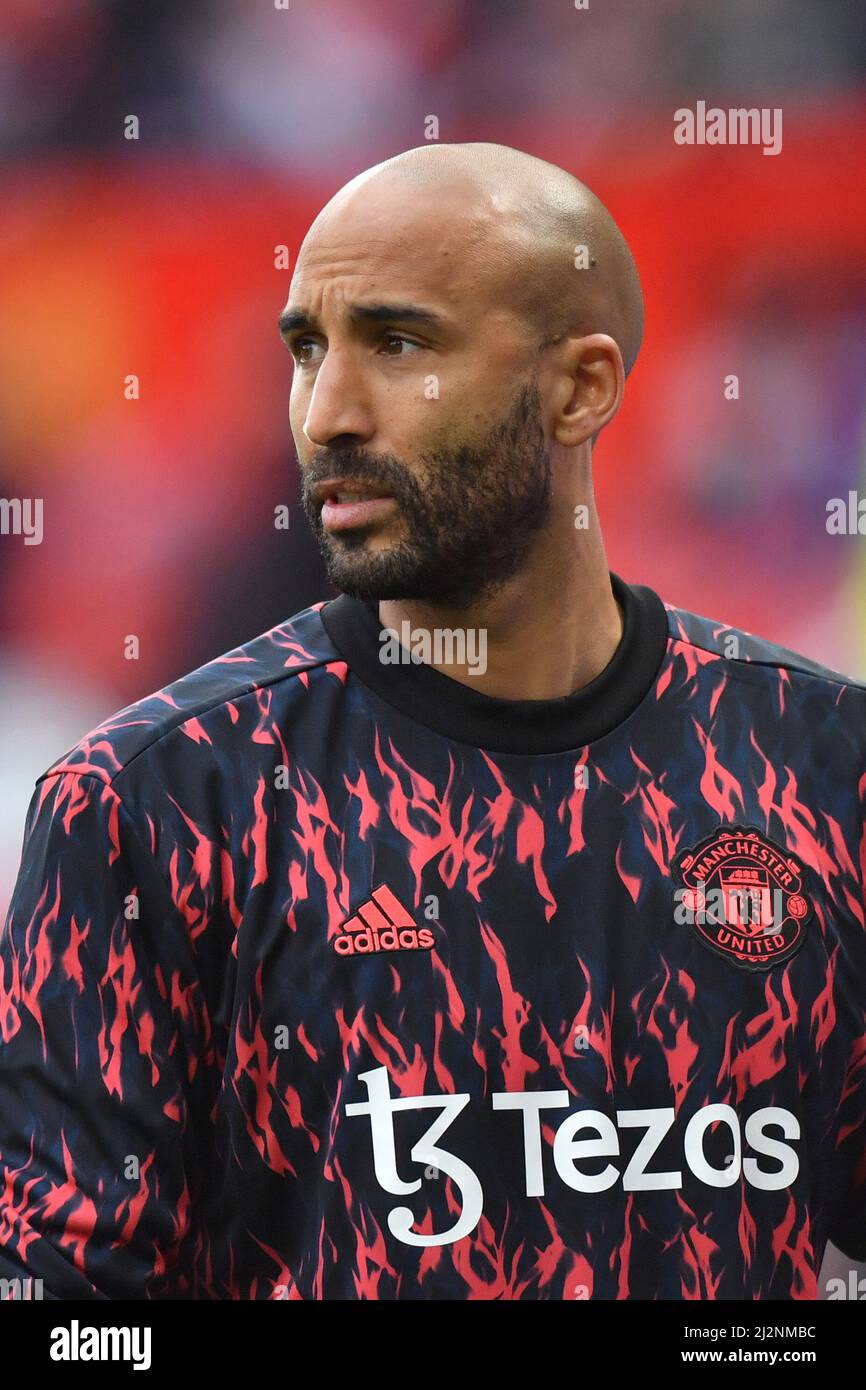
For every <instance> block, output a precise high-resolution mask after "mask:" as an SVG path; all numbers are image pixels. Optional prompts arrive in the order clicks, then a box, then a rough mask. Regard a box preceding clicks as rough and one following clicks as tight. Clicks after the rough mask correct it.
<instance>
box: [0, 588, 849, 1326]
mask: <svg viewBox="0 0 866 1390" xmlns="http://www.w3.org/2000/svg"><path fill="white" fill-rule="evenodd" d="M611 584H612V588H613V591H614V594H615V595H616V597H617V599H618V600H619V603H620V605H621V608H622V612H623V617H624V629H623V633H622V637H621V639H620V642H619V645H618V647H617V649H616V651H615V653H614V655H613V657H612V659H611V660H610V662H609V663H608V665H607V666H606V667H605V669H604V670H603V671H602V672H601V674H600V675H598V676H597V677H596V678H595V679H594V680H592V681H591V682H590V683H589V684H588V685H586V686H585V687H584V688H583V689H581V690H579V691H577V692H576V693H575V694H573V695H570V696H568V697H566V698H563V699H552V700H540V701H539V700H535V701H523V700H519V701H511V700H503V699H498V698H492V697H490V696H487V695H484V694H482V693H481V692H479V691H478V690H477V689H473V688H472V686H471V684H470V683H469V682H470V681H471V679H472V677H471V675H467V678H466V680H465V681H456V680H454V679H452V678H450V677H448V676H445V675H444V674H442V673H441V672H440V671H437V670H436V669H435V666H434V665H433V664H432V660H430V659H424V657H423V653H424V651H425V645H424V642H425V636H424V634H420V635H419V634H417V633H414V632H413V631H411V630H410V631H409V632H408V633H406V632H405V631H403V632H402V633H398V634H397V638H399V640H396V639H395V636H394V634H389V633H387V632H384V631H382V630H381V629H380V624H379V618H378V607H377V605H376V604H373V603H367V602H363V601H361V600H358V599H354V598H351V597H349V596H347V595H342V596H341V597H339V598H336V599H333V600H331V601H328V602H323V603H318V604H314V605H313V606H312V607H310V608H307V609H305V610H304V611H303V612H301V613H298V614H296V615H295V616H294V617H291V618H289V619H288V620H287V621H285V622H283V623H280V624H279V625H278V626H276V627H274V628H272V629H271V630H270V631H268V632H266V633H264V634H263V635H261V636H259V637H257V638H255V639H254V640H252V641H250V642H248V643H246V644H245V645H243V646H240V647H238V648H237V649H236V650H234V651H230V652H228V653H227V654H225V655H224V656H221V657H219V658H217V659H216V660H214V661H211V662H209V663H208V664H206V665H204V666H202V667H200V668H199V669H198V670H195V671H193V672H192V673H191V674H189V675H186V676H183V677H182V678H181V679H179V680H177V681H175V682H173V683H172V684H171V685H168V686H167V687H165V688H164V689H162V690H160V691H157V692H156V693H154V694H152V695H149V696H148V697H146V698H145V699H142V700H140V701H138V702H137V703H135V704H132V705H130V706H129V707H127V708H126V709H123V710H121V711H120V712H119V713H117V714H115V715H114V716H112V717H111V718H109V719H107V720H106V721H105V722H104V723H102V724H100V725H99V726H98V727H97V728H95V729H94V730H93V731H92V732H91V733H89V734H87V735H86V736H85V737H83V738H82V739H81V740H80V741H79V742H78V743H77V744H76V745H75V747H74V748H72V749H71V750H70V751H69V752H68V753H66V754H65V756H63V757H61V758H60V759H59V760H58V761H57V762H55V763H54V764H53V765H52V766H51V767H50V768H49V769H48V770H47V771H46V772H45V773H43V775H42V776H41V777H40V778H39V779H38V781H37V783H36V787H35V791H34V793H33V796H32V800H31V802H30V807H29V811H28V814H27V821H26V826H25V834H24V845H23V855H22V862H21V868H20V871H19V874H18V879H17V883H16V886H15V890H14V895H13V898H12V902H11V907H10V911H9V915H8V919H7V921H6V925H5V928H4V931H3V935H2V939H0V1030H2V1049H0V1277H2V1278H4V1279H8V1280H15V1279H16V1278H20V1279H21V1280H22V1281H23V1280H24V1279H25V1278H30V1279H31V1280H41V1281H42V1286H41V1287H42V1290H43V1292H42V1295H41V1296H42V1297H45V1298H94V1297H95V1298H149V1299H156V1298H164V1297H171V1298H190V1299H192V1298H196V1299H199V1298H204V1299H283V1298H285V1299H352V1300H354V1299H416V1300H418V1299H451V1300H463V1299H527V1300H531V1299H551V1300H563V1299H568V1300H572V1299H609V1300H613V1299H656V1298H658V1299H717V1298H718V1299H721V1298H724V1299H749V1300H751V1299H771V1298H772V1299H813V1298H816V1297H817V1296H818V1285H819V1271H820V1267H821V1261H822V1256H823V1253H824V1248H825V1244H826V1242H827V1241H828V1239H830V1240H832V1241H833V1243H834V1244H835V1245H837V1246H838V1247H839V1248H841V1250H842V1251H843V1252H845V1253H846V1254H847V1255H848V1256H850V1257H851V1258H852V1259H854V1260H862V1259H866V928H864V914H866V892H864V878H866V822H864V795H866V684H863V683H861V682H858V681H854V680H851V679H848V678H846V677H845V676H842V675H840V674H837V673H835V672H833V671H830V670H827V669H825V668H823V667H821V666H819V665H817V664H816V663H814V662H812V661H810V660H808V659H806V658H804V657H801V656H799V655H797V654H795V653H794V652H791V651H788V650H787V649H784V648H782V647H779V646H776V645H774V644H772V643H770V642H768V641H766V640H763V639H761V638H758V637H755V636H753V635H751V634H748V633H746V632H744V631H742V630H740V629H737V628H733V627H730V626H727V625H725V624H723V623H721V622H716V621H714V620H711V619H708V618H705V617H701V616H698V615H697V614H694V613H691V612H689V611H686V610H684V609H681V608H678V607H674V606H672V605H671V604H667V603H665V602H663V600H662V599H661V598H660V597H659V596H658V595H657V594H656V593H655V592H654V591H653V590H652V589H650V588H648V587H647V586H645V585H640V584H630V583H626V582H624V581H623V580H622V579H621V578H620V577H619V576H618V575H616V574H611ZM463 636H464V638H468V634H463ZM437 637H438V638H441V641H442V642H443V643H444V642H446V641H452V640H453V641H455V642H456V641H457V639H458V637H459V634H458V635H457V636H455V634H453V633H452V634H450V636H449V635H448V634H447V633H440V634H437V633H436V632H435V631H434V632H433V633H431V634H427V635H426V640H427V647H426V650H427V652H428V654H429V653H433V654H434V656H435V652H434V648H433V646H432V645H431V644H432V643H433V642H434V641H435V640H436V639H437ZM404 638H405V640H404ZM443 650H444V648H443ZM455 650H457V649H456V648H455ZM467 650H468V648H467ZM386 652H387V653H388V657H387V659H385V654H386ZM398 658H399V659H398ZM419 658H420V659H419ZM440 664H444V663H442V662H440ZM7 1287H10V1286H7ZM31 1287H32V1285H31ZM10 1296H14V1295H10Z"/></svg>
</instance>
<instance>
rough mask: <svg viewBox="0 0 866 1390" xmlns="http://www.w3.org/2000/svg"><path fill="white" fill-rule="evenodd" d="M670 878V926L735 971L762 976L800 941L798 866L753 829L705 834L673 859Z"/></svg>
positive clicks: (808, 910)
mask: <svg viewBox="0 0 866 1390" xmlns="http://www.w3.org/2000/svg"><path fill="white" fill-rule="evenodd" d="M671 871H672V874H673V877H674V878H675V879H677V880H679V883H680V884H681V885H682V886H681V888H680V889H679V891H678V892H677V903H676V908H675V914H674V915H675V920H676V921H677V922H680V923H683V924H687V925H689V926H691V927H692V928H693V930H694V931H695V933H696V934H697V936H698V938H699V940H700V941H702V942H703V944H704V945H705V946H707V947H708V949H709V950H711V951H715V952H716V954H717V955H720V956H724V957H725V959H726V960H729V961H733V963H734V964H735V965H738V966H740V967H741V968H742V969H744V970H769V969H770V967H771V966H773V965H778V964H779V963H780V962H782V961H786V960H789V959H790V957H791V956H792V955H793V954H794V952H795V951H797V950H799V948H800V947H801V946H802V944H803V942H804V940H805V939H806V925H807V923H808V921H809V918H810V917H811V916H812V903H811V901H810V899H809V897H808V895H807V894H806V892H805V891H804V886H803V877H804V873H803V866H802V865H801V864H800V862H799V860H797V859H795V858H794V856H793V855H792V854H791V853H790V852H789V851H788V850H787V849H786V848H785V846H784V845H780V844H777V843H776V842H775V841H774V840H771V839H770V838H769V836H767V835H765V834H764V833H763V832H762V831H760V830H756V829H755V827H754V826H752V825H734V826H725V827H724V828H723V829H718V830H715V831H713V833H712V834H710V835H707V836H706V837H705V838H704V839H703V840H700V841H698V843H697V844H695V845H691V846H690V847H689V848H688V849H685V850H682V851H681V852H680V853H679V854H678V855H676V857H675V858H674V860H673V862H672V864H671Z"/></svg>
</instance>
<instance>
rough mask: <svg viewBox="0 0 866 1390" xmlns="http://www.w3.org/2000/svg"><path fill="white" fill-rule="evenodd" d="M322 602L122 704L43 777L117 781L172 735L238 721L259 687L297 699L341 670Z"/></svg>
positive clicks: (202, 733)
mask: <svg viewBox="0 0 866 1390" xmlns="http://www.w3.org/2000/svg"><path fill="white" fill-rule="evenodd" d="M324 604H325V601H323V602H321V603H316V604H313V605H312V606H311V607H309V608H305V609H303V610H302V611H301V612H300V613H296V614H295V615H294V616H293V617H291V618H287V619H286V620H285V621H284V622H282V623H279V624H278V625H277V626H276V627H273V628H270V629H269V630H268V631H267V632H263V633H261V634H260V635H259V636H258V637H255V638H252V639H251V640H250V641H249V642H246V643H244V644H243V645H242V646H239V647H235V648H233V649H232V650H231V651H228V652H224V653H223V654H222V655H221V656H218V657H215V658H214V659H213V660H211V661H208V662H206V663H205V664H204V665H203V666H199V667H197V668H196V669H195V670H193V671H190V672H188V673H187V674H186V675H184V676H181V677H179V678H178V679H177V680H175V681H172V682H171V683H170V684H169V685H166V686H163V687H162V688H161V689H159V690H155V691H153V692H151V694H149V695H146V696H144V697H143V698H142V699H140V700H137V701H135V702H133V703H132V704H130V705H126V706H124V708H123V709H120V710H118V711H116V712H115V713H114V714H112V715H110V716H109V717H108V718H107V719H104V720H103V721H102V722H101V723H99V724H97V725H96V726H95V727H94V728H92V729H90V730H89V731H88V732H87V733H86V734H84V735H83V736H82V737H81V738H80V739H79V740H78V742H77V743H76V744H74V745H73V747H72V748H70V749H69V750H68V751H67V752H65V753H64V754H63V755H62V756H61V757H59V758H57V759H56V760H55V761H54V762H53V763H52V764H51V765H50V767H48V768H46V770H45V771H44V772H43V773H42V775H41V776H40V777H39V778H38V779H37V784H38V783H39V782H42V781H43V780H44V779H45V778H48V777H53V776H56V775H58V774H61V773H77V774H81V775H89V776H91V777H96V778H98V779H99V780H101V781H103V782H105V783H112V782H113V781H114V779H115V778H116V777H118V775H119V774H120V773H121V772H123V771H124V770H125V769H126V768H128V767H129V765H130V764H131V763H132V762H133V761H134V760H135V759H137V758H139V757H141V755H142V754H145V753H148V752H153V751H156V750H158V749H160V748H161V747H163V746H165V745H166V742H167V740H169V739H170V738H171V737H172V736H173V735H180V736H181V737H185V738H186V739H188V740H192V741H193V742H194V743H196V744H202V743H205V744H206V743H208V742H210V741H211V734H210V732H209V729H211V728H219V729H220V730H225V729H226V727H229V728H230V727H232V726H235V725H237V724H238V722H239V720H240V717H241V712H242V711H243V710H244V708H245V702H247V701H250V700H252V701H255V700H256V698H257V692H259V691H266V690H273V689H275V688H276V689H277V690H279V691H281V692H282V693H285V694H286V696H287V698H289V699H291V697H292V695H293V694H294V693H295V692H298V693H303V692H305V691H306V690H307V689H308V688H309V683H310V679H311V677H313V674H314V673H315V672H317V671H319V670H323V671H330V672H331V673H332V674H335V675H337V676H338V677H339V678H342V676H343V672H342V667H343V664H344V663H343V662H342V658H341V657H340V656H339V654H338V652H337V651H336V650H335V648H334V647H333V645H332V643H331V641H330V639H329V637H328V635H327V633H326V631H325V629H324V627H323V625H322V621H321V618H320V612H321V609H322V608H323V607H324ZM220 737H222V734H221V735H220Z"/></svg>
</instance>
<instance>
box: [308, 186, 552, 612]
mask: <svg viewBox="0 0 866 1390" xmlns="http://www.w3.org/2000/svg"><path fill="white" fill-rule="evenodd" d="M489 246H490V237H489V235H488V228H487V227H486V226H485V222H484V218H483V216H479V214H478V210H477V206H475V207H473V204H472V201H471V198H470V197H469V195H468V194H467V193H466V192H461V191H459V190H458V191H455V192H449V193H446V194H442V193H437V194H436V195H435V196H433V195H432V194H431V193H430V192H429V191H428V190H425V189H415V188H414V187H412V186H409V185H406V184H404V183H402V182H400V181H394V180H393V179H390V178H388V177H383V176H380V177H379V178H377V179H374V180H372V181H371V182H370V183H368V184H367V185H365V186H363V187H362V188H360V189H359V190H357V191H355V192H354V193H352V194H350V195H348V197H343V198H341V199H338V200H335V203H334V204H332V205H330V206H329V208H328V209H327V210H326V212H325V213H324V214H323V215H322V216H320V218H319V219H317V222H316V224H315V226H314V228H313V229H312V230H311V233H310V234H309V236H308V238H307V241H306V242H305V244H304V246H303V248H302V250H301V254H300V257H299V260H298V264H297V268H296V271H295V274H294V277H293V280H292V286H291V291H290V294H289V302H288V305H287V309H286V314H287V315H288V316H289V317H288V319H287V326H286V330H285V332H284V337H285V341H286V343H287V345H288V347H289V348H290V350H291V352H292V356H293V358H294V361H295V371H294V379H293V382H292V391H291V400H290V411H289V413H290V422H291V427H292V433H293V436H294V440H295V445H296V448H297V452H298V459H299V463H300V467H301V481H302V501H303V506H304V510H305V513H306V515H307V518H308V520H309V522H310V525H311V527H312V529H313V532H314V534H315V536H316V538H317V540H318V542H319V544H320V546H321V549H322V552H323V555H324V558H325V563H326V566H327V570H328V576H329V578H330V579H331V581H332V582H333V583H334V584H335V585H336V586H337V587H338V588H339V589H341V590H343V591H344V592H346V593H349V594H354V595H355V596H357V597H360V598H372V599H380V598H396V599H426V600H429V601H436V600H439V601H443V602H452V603H455V604H461V603H468V602H471V601H472V600H473V599H474V598H476V597H478V595H480V594H481V593H483V592H492V591H494V590H495V589H496V588H497V587H499V586H500V585H501V584H502V583H503V582H504V581H505V580H507V579H508V578H510V577H511V576H512V575H513V574H514V573H516V572H517V571H518V570H519V569H520V568H521V566H522V565H523V563H524V562H525V560H526V556H527V553H528V551H529V548H530V546H531V544H532V542H533V541H534V540H535V539H536V537H537V535H538V532H539V531H540V529H541V528H542V526H543V525H544V523H545V521H546V519H547V517H548V514H549V510H550V494H551V472H550V460H549V457H548V453H547V449H546V441H545V435H544V428H543V424H542V418H541V406H540V402H539V398H538V391H537V386H536V360H537V359H536V347H535V343H534V341H533V339H532V336H531V334H530V331H529V330H528V328H527V327H526V326H525V325H524V323H523V321H522V319H520V317H519V316H518V315H517V314H516V313H515V312H514V311H513V310H511V309H510V308H509V307H508V306H507V305H506V303H505V298H504V293H503V288H502V286H503V282H504V281H507V277H508V275H509V273H511V274H514V273H519V270H520V267H519V266H514V265H512V266H509V265H508V264H507V261H506V259H505V258H504V257H503V255H502V253H501V252H500V251H497V250H496V249H495V244H494V248H493V249H486V248H488V247H489ZM285 317H286V316H285V315H284V318H285Z"/></svg>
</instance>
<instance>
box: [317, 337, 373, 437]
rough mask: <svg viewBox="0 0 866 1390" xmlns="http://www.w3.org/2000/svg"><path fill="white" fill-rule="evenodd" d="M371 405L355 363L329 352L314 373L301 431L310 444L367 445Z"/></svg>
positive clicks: (341, 355)
mask: <svg viewBox="0 0 866 1390" xmlns="http://www.w3.org/2000/svg"><path fill="white" fill-rule="evenodd" d="M374 429H375V426H374V423H373V412H372V406H371V402H370V400H369V397H368V395H367V392H366V390H365V387H364V382H363V378H362V375H361V372H360V371H359V369H358V364H357V361H355V360H353V359H352V357H351V354H349V353H341V352H339V351H338V350H336V349H334V348H330V349H329V350H328V352H327V353H326V354H325V356H324V358H323V360H322V362H321V363H320V365H319V368H318V370H317V372H316V376H315V380H314V382H313V389H312V392H311V394H310V399H309V401H308V403H307V413H306V417H305V419H304V424H303V431H304V434H305V435H306V437H307V439H309V441H310V443H311V444H314V445H317V446H319V447H322V446H325V445H330V446H333V445H334V444H335V442H336V441H337V440H340V441H342V442H343V443H344V444H345V443H349V442H353V443H357V442H360V441H364V442H366V441H368V440H369V439H370V438H371V437H372V435H373V433H374Z"/></svg>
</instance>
